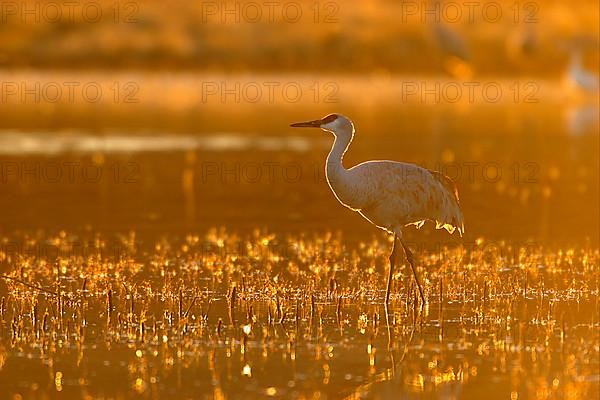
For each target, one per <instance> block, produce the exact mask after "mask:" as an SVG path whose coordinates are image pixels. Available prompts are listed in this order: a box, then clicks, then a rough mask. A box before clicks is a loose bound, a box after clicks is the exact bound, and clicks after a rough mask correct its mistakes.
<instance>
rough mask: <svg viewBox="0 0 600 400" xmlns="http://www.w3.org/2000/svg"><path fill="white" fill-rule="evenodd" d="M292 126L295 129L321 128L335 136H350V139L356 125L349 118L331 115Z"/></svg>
mask: <svg viewBox="0 0 600 400" xmlns="http://www.w3.org/2000/svg"><path fill="white" fill-rule="evenodd" d="M290 126H291V127H293V128H321V129H323V130H324V131H328V132H331V133H333V134H334V135H335V136H349V138H351V137H352V135H353V134H354V124H353V123H352V121H350V119H349V118H348V117H345V116H343V115H341V114H329V115H327V116H325V117H323V118H321V119H316V120H314V121H306V122H296V123H294V124H291V125H290Z"/></svg>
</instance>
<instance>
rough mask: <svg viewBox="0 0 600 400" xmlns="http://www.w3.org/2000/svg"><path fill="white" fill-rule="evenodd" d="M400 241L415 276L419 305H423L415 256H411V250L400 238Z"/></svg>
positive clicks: (423, 297) (423, 298)
mask: <svg viewBox="0 0 600 400" xmlns="http://www.w3.org/2000/svg"><path fill="white" fill-rule="evenodd" d="M400 243H402V248H403V249H404V254H406V259H407V260H408V263H409V264H410V267H411V268H412V272H413V275H414V276H415V281H416V282H417V287H418V288H419V294H420V295H421V305H422V306H425V295H424V294H423V287H422V286H421V282H420V281H419V276H418V275H417V269H416V268H415V258H414V256H413V253H412V251H410V249H409V248H408V246H407V245H405V244H404V241H402V240H400Z"/></svg>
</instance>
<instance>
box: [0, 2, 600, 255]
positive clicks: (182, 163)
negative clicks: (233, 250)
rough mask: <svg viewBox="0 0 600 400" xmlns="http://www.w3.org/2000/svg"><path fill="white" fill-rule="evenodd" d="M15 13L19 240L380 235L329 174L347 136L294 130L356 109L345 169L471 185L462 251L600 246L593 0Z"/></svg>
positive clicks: (3, 108)
mask: <svg viewBox="0 0 600 400" xmlns="http://www.w3.org/2000/svg"><path fill="white" fill-rule="evenodd" d="M0 14H1V18H2V19H1V22H0V82H1V87H0V91H1V93H0V94H1V100H0V101H1V103H0V163H1V165H2V169H1V171H0V172H1V176H0V185H1V186H2V190H1V191H0V206H1V207H2V209H3V210H4V211H3V212H2V217H1V219H0V232H1V233H2V234H4V235H10V234H11V233H13V232H30V231H34V232H35V231H38V230H42V231H44V232H57V231H60V230H67V231H71V232H86V231H89V232H91V231H106V232H127V231H130V230H135V231H137V232H139V233H140V237H141V238H143V237H147V238H155V237H156V236H158V235H163V234H168V235H184V234H185V233H187V232H192V231H203V230H205V229H207V228H208V227H211V226H224V227H227V228H228V229H232V230H235V231H244V230H251V229H254V228H256V227H265V228H267V229H269V230H273V231H277V232H290V231H306V230H311V231H317V232H319V231H327V230H333V231H343V232H344V234H345V236H346V237H348V238H349V240H351V239H352V238H354V239H361V238H365V237H368V235H372V234H374V231H373V228H372V227H371V226H370V225H369V224H368V223H366V222H364V221H362V219H361V218H360V216H356V215H352V214H351V213H350V212H348V211H347V210H346V209H344V208H343V207H341V206H339V205H338V204H337V201H336V200H335V198H334V197H333V196H332V194H331V193H330V191H329V188H328V187H327V184H326V182H325V180H324V177H323V170H324V161H325V157H326V154H327V151H328V148H329V146H330V145H331V142H332V138H331V137H329V136H328V135H326V134H325V133H323V132H320V131H316V130H315V131H312V130H292V129H289V128H288V125H289V123H291V122H294V121H296V120H305V119H314V118H318V117H321V116H323V115H324V114H327V113H331V112H339V113H343V114H346V115H348V116H349V117H350V118H351V119H353V121H354V122H355V125H356V127H357V136H356V138H355V141H354V143H353V145H352V147H351V149H350V151H349V153H348V154H347V156H346V166H348V167H349V166H351V165H354V164H356V163H358V162H361V161H364V160H368V159H393V160H399V161H408V162H414V163H418V164H420V165H424V166H426V167H428V168H431V169H436V170H440V171H442V172H444V173H446V174H447V175H449V176H450V177H452V178H454V179H455V180H456V181H457V184H458V186H459V190H460V192H461V201H462V206H463V208H464V210H465V219H466V223H465V225H466V231H467V237H466V240H475V239H476V238H480V237H486V238H492V239H512V240H517V241H519V240H522V241H532V240H533V241H539V242H541V243H548V244H553V243H560V244H575V243H577V244H582V245H585V244H588V245H593V246H595V245H597V243H598V231H599V215H598V200H599V196H598V180H599V176H598V153H599V142H598V68H599V55H598V43H599V42H598V26H599V20H598V18H599V17H598V16H599V10H598V2H597V1H587V0H577V1H569V2H567V1H553V0H548V1H543V2H532V1H527V2H515V1H513V0H510V1H508V0H507V1H504V0H497V1H477V2H460V1H459V2H444V1H439V2H438V1H429V2H422V1H417V2H412V1H386V0H361V1H359V0H354V1H346V2H336V1H330V2H314V1H293V2H287V1H282V2H275V3H268V2H246V1H226V2H222V1H218V2H210V1H178V0H173V1H169V2H164V1H154V0H146V1H143V2H134V1H131V2H127V1H123V2H114V1H112V0H110V1H109V0H106V1H90V2H73V3H68V2H65V3H61V2H51V1H48V2H45V1H18V2H11V1H5V2H3V3H2V9H1V10H0ZM424 229H425V230H426V231H427V230H431V227H426V228H424ZM410 235H414V236H411V238H422V237H424V236H423V235H421V233H420V232H416V233H415V232H412V230H411V233H410ZM432 237H433V239H432V240H448V239H447V238H446V237H445V236H443V235H441V236H439V238H438V237H436V236H435V235H434V236H432ZM444 238H446V239H444ZM414 240H422V239H414Z"/></svg>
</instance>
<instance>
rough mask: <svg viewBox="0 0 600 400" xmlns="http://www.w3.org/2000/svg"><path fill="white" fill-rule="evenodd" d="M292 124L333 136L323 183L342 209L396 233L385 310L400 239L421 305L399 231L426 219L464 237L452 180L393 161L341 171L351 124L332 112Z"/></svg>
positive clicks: (350, 137)
mask: <svg viewBox="0 0 600 400" xmlns="http://www.w3.org/2000/svg"><path fill="white" fill-rule="evenodd" d="M291 126H292V127H299V128H300V127H306V128H321V129H323V130H324V131H327V132H331V133H333V136H334V137H335V140H334V142H333V147H332V148H331V151H330V152H329V155H328V156H327V164H326V169H325V173H326V177H327V183H328V184H329V187H330V188H331V190H332V191H333V194H334V195H335V197H336V198H337V199H338V200H339V202H340V203H342V204H343V205H344V206H346V207H348V208H350V209H351V210H353V211H357V212H358V213H359V214H360V215H362V216H363V217H364V218H365V219H367V220H368V221H369V222H371V223H372V224H374V225H375V226H377V227H379V228H381V229H383V230H385V231H387V232H389V233H391V234H393V235H394V244H393V247H392V253H391V255H390V268H389V275H388V282H387V289H386V292H385V304H386V306H387V304H388V302H389V297H390V288H391V284H392V277H393V273H394V263H395V261H396V244H397V242H398V241H399V242H400V244H401V245H402V248H403V249H404V254H405V255H406V259H407V260H408V263H409V264H410V266H411V268H412V272H413V275H414V277H415V281H416V282H417V286H418V288H419V294H420V295H421V301H422V305H425V296H424V294H423V288H422V287H421V283H420V282H419V278H418V276H417V270H416V269H415V265H414V258H413V254H412V252H411V251H410V249H409V248H408V247H407V246H406V244H405V243H404V241H403V240H402V231H403V229H404V227H405V226H407V225H416V226H417V227H421V226H422V225H423V224H424V223H425V221H434V222H435V223H436V228H437V229H442V228H443V229H446V230H447V231H448V232H450V233H453V232H454V231H455V230H458V232H459V234H461V235H462V233H463V231H464V222H463V215H462V211H461V209H460V205H459V202H458V191H457V189H456V185H455V184H454V182H452V180H450V178H448V177H447V176H445V175H443V174H441V173H439V172H436V171H431V170H428V169H425V168H421V167H419V166H417V165H414V164H407V163H401V162H395V161H367V162H364V163H361V164H359V165H356V166H354V167H352V168H350V169H346V168H344V166H343V164H342V158H343V157H344V154H345V153H346V150H348V146H350V142H351V141H352V138H353V137H354V124H353V123H352V121H350V120H349V119H348V118H346V117H344V116H343V115H340V114H330V115H328V116H326V117H325V118H323V119H317V120H314V121H308V122H299V123H295V124H292V125H291Z"/></svg>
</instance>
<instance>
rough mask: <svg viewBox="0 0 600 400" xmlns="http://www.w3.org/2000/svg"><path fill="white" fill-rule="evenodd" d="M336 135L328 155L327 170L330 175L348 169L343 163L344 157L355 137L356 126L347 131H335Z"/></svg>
mask: <svg viewBox="0 0 600 400" xmlns="http://www.w3.org/2000/svg"><path fill="white" fill-rule="evenodd" d="M334 137H335V140H334V141H333V146H331V151H330V152H329V155H328V156H327V168H326V172H327V176H329V177H332V176H335V174H340V173H341V172H345V171H346V169H345V168H344V165H343V158H344V154H346V151H347V150H348V147H349V146H350V142H352V138H353V137H354V128H351V129H349V130H347V131H346V130H344V131H340V132H334Z"/></svg>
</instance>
